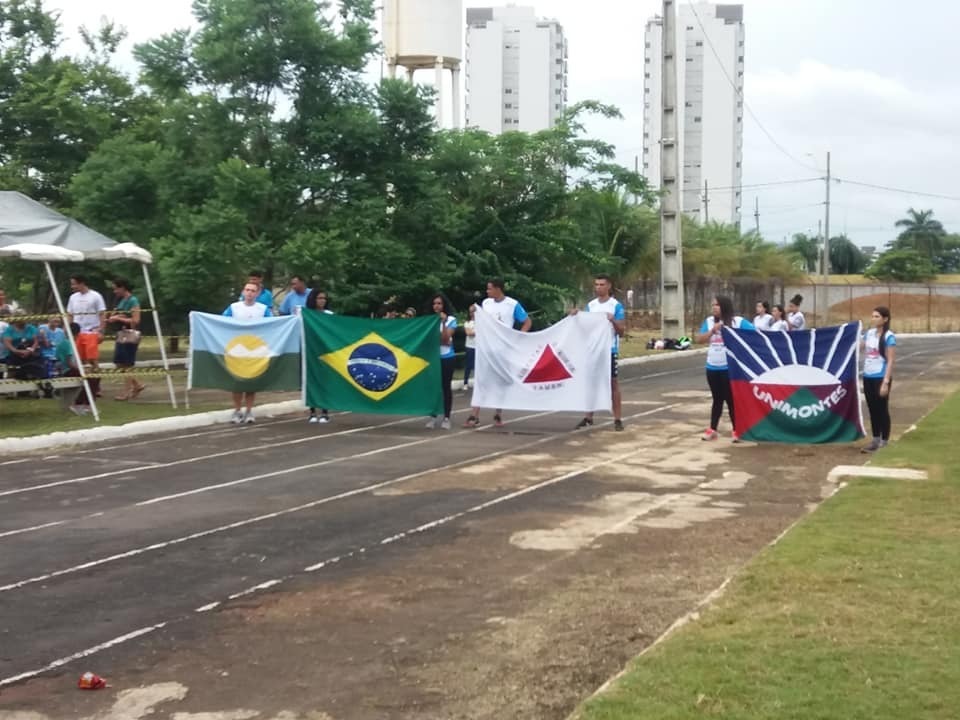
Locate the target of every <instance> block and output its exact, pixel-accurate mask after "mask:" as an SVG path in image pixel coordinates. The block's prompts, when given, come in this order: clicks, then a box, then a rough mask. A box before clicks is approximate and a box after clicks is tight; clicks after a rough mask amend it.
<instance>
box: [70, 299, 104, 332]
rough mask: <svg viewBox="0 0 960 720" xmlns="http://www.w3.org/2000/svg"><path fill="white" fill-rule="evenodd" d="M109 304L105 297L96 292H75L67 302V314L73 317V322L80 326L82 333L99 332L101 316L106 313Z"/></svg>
mask: <svg viewBox="0 0 960 720" xmlns="http://www.w3.org/2000/svg"><path fill="white" fill-rule="evenodd" d="M106 310H107V304H106V303H105V302H104V301H103V295H101V294H100V293H98V292H97V291H96V290H89V289H88V290H87V291H86V292H85V293H81V292H75V293H73V295H71V296H70V299H69V300H68V301H67V312H68V313H70V314H71V315H72V316H73V321H74V322H75V323H76V324H77V325H79V326H80V332H99V331H100V329H101V328H100V315H99V313H102V312H106Z"/></svg>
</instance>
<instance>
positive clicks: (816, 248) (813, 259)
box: [787, 233, 820, 273]
mask: <svg viewBox="0 0 960 720" xmlns="http://www.w3.org/2000/svg"><path fill="white" fill-rule="evenodd" d="M787 249H788V250H789V251H790V252H792V253H793V254H794V255H796V256H797V257H798V258H799V259H800V261H801V262H802V263H803V269H804V270H806V271H807V272H809V273H812V272H816V271H817V261H818V260H819V259H820V244H819V242H818V241H817V239H816V238H812V237H808V236H807V235H805V234H804V233H797V234H796V235H794V236H793V241H792V242H791V243H790V245H788V246H787Z"/></svg>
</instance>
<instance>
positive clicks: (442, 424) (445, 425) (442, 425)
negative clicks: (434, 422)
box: [440, 417, 450, 430]
mask: <svg viewBox="0 0 960 720" xmlns="http://www.w3.org/2000/svg"><path fill="white" fill-rule="evenodd" d="M440 429H441V430H449V429H450V418H448V417H445V418H444V419H443V420H441V421H440Z"/></svg>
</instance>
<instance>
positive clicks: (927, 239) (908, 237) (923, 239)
mask: <svg viewBox="0 0 960 720" xmlns="http://www.w3.org/2000/svg"><path fill="white" fill-rule="evenodd" d="M895 227H898V228H903V230H902V232H901V233H900V235H898V236H897V240H896V242H895V243H894V244H893V247H894V249H897V250H905V249H909V248H912V249H913V250H916V251H917V252H918V253H920V254H921V255H924V256H926V257H927V258H928V259H929V260H930V261H933V257H934V255H936V253H937V252H938V251H939V250H940V248H941V246H942V244H943V238H944V236H945V235H946V231H945V230H944V229H943V225H942V224H941V223H940V221H939V220H934V219H933V210H919V211H918V210H914V209H913V208H910V209H909V210H907V217H905V218H902V219H900V220H897V222H896V223H895Z"/></svg>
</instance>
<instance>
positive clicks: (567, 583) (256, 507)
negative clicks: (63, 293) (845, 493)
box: [0, 338, 960, 720]
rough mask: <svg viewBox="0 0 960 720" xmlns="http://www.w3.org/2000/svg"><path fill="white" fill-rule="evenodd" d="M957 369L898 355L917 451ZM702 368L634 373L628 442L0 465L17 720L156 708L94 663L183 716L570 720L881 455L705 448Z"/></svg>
mask: <svg viewBox="0 0 960 720" xmlns="http://www.w3.org/2000/svg"><path fill="white" fill-rule="evenodd" d="M958 349H960V339H957V338H951V339H949V340H926V339H923V340H920V339H917V340H907V341H904V342H903V343H902V347H901V348H900V354H901V360H900V362H899V363H898V373H897V378H898V380H897V383H896V385H895V390H894V393H895V394H894V407H895V421H896V423H897V426H898V430H899V431H902V430H903V429H904V428H905V427H906V425H908V424H909V423H912V422H914V421H916V420H917V419H918V418H919V417H921V416H922V415H923V414H924V413H925V412H927V411H928V410H929V409H931V408H932V407H933V406H934V405H935V404H936V402H937V400H938V399H939V398H940V397H942V395H943V394H944V393H945V392H946V391H947V390H948V389H950V388H952V387H955V386H956V384H957V381H958V378H960V375H958V360H957V358H958V354H957V352H956V351H957V350H958ZM702 363H703V357H702V356H699V355H698V356H683V355H677V356H676V357H675V358H674V359H673V360H671V361H669V362H665V363H657V364H650V365H643V366H634V367H631V368H625V369H624V372H623V387H624V393H625V405H624V407H625V412H624V415H625V417H626V418H627V419H626V422H627V425H628V428H627V431H626V432H624V433H614V432H612V430H611V429H610V427H609V424H606V425H605V424H604V423H603V422H600V423H598V426H597V427H595V428H594V429H592V430H590V431H586V432H584V431H580V432H576V433H575V432H572V431H571V428H572V427H573V425H574V424H575V423H576V421H577V419H578V416H576V415H571V414H558V413H521V412H508V413H506V419H507V421H508V424H507V426H506V427H505V428H503V429H496V428H493V427H491V426H489V425H487V426H484V427H483V428H482V429H480V430H476V431H473V430H462V429H455V430H453V431H450V432H442V431H430V430H426V429H425V428H424V427H423V424H424V422H423V420H422V419H419V418H392V417H383V416H379V417H371V416H360V415H353V414H338V415H336V416H335V418H334V422H333V423H331V424H329V425H326V426H324V425H308V424H306V422H305V421H304V419H303V418H302V417H300V416H297V417H288V418H281V419H275V420H271V421H266V422H262V423H259V424H257V425H255V426H252V427H243V428H235V427H232V426H228V427H223V426H218V427H213V428H209V429H203V430H200V431H195V432H186V433H182V434H168V435H166V436H162V437H156V438H150V439H135V440H130V441H121V442H116V443H112V444H110V445H109V446H102V447H96V448H86V449H77V450H73V451H69V452H65V453H63V454H52V455H46V456H42V457H30V458H12V459H7V460H4V461H2V462H0V689H2V693H3V694H2V695H0V720H6V718H7V717H14V716H13V715H8V716H5V714H4V713H5V711H9V712H12V711H14V710H23V711H26V710H30V711H37V712H43V713H48V714H49V716H50V717H85V716H89V717H91V718H93V717H101V716H102V717H105V718H106V717H112V715H110V712H112V711H111V710H110V709H109V708H110V705H111V703H113V702H120V701H126V702H133V700H131V698H130V697H120V696H115V695H114V694H113V691H109V692H107V693H101V694H79V695H78V694H77V693H76V692H75V691H74V690H72V688H73V687H74V685H75V677H76V676H77V675H78V674H79V673H80V672H81V671H82V670H84V669H87V668H94V669H96V670H97V671H98V672H101V673H102V674H104V675H107V676H108V677H110V679H111V681H112V683H113V684H114V685H115V686H117V687H118V688H131V687H136V686H138V685H141V684H147V685H150V683H151V682H160V681H164V682H166V683H168V684H167V685H165V686H163V687H164V688H165V690H163V691H160V692H159V695H158V696H156V697H154V700H153V702H155V703H156V708H155V709H156V713H155V714H154V715H152V716H151V717H159V718H163V717H173V713H175V712H181V713H184V712H185V710H191V711H194V712H214V711H215V712H217V713H229V712H234V711H235V709H236V708H240V709H241V710H243V712H248V713H255V714H248V715H245V716H244V717H263V718H271V717H273V716H274V715H276V716H277V717H289V718H295V717H298V715H297V713H304V714H303V717H305V718H306V717H308V715H307V714H306V713H308V712H314V711H315V712H321V711H322V712H325V713H327V715H326V716H321V715H317V716H316V717H329V718H336V720H341V718H383V717H437V718H449V717H471V718H479V717H491V718H493V717H500V718H503V717H518V718H519V717H525V718H529V717H562V716H563V714H564V713H565V712H566V711H569V709H570V708H571V707H572V705H573V704H574V703H575V702H576V701H577V700H578V699H579V698H581V697H583V696H584V695H585V694H587V693H589V692H590V690H592V689H593V688H594V687H596V686H597V685H598V684H600V683H601V682H602V681H603V680H604V679H605V677H606V676H607V675H609V674H610V673H611V672H614V671H615V670H616V669H618V668H619V666H620V665H621V664H622V662H623V661H624V660H625V659H627V658H628V657H630V656H631V655H632V654H634V653H635V652H637V651H638V650H639V649H642V647H643V645H644V644H646V643H648V642H649V641H651V640H652V639H653V638H654V637H655V636H656V635H657V634H659V632H661V631H662V630H663V629H664V628H665V627H666V626H667V625H669V623H670V622H671V621H672V620H673V619H675V618H676V617H678V616H679V615H680V614H682V613H683V612H686V611H688V610H689V609H691V608H692V607H693V606H695V604H696V602H697V601H698V600H699V599H700V598H702V597H703V596H704V595H706V594H707V593H708V592H709V591H710V590H712V589H713V588H715V587H716V586H717V585H719V584H720V582H722V581H723V580H724V579H726V577H728V576H729V575H730V574H731V573H732V572H734V571H735V570H736V569H737V568H738V567H739V566H740V565H741V564H742V563H743V562H744V561H746V560H747V559H749V557H751V556H752V555H753V554H754V553H755V552H756V551H757V550H758V549H759V548H761V547H763V545H764V544H765V543H767V542H769V541H770V540H772V539H773V538H774V537H776V535H777V534H778V533H780V532H781V531H782V530H783V529H784V528H786V527H788V526H789V525H790V524H791V523H792V522H794V521H795V520H796V519H797V518H798V517H800V516H801V515H802V514H803V513H804V512H806V510H807V509H808V508H809V507H811V506H812V505H813V504H815V503H817V502H819V500H820V499H821V498H822V497H823V496H824V495H825V494H826V493H827V492H828V491H829V488H825V487H824V479H825V477H826V472H827V471H828V470H829V468H830V467H832V466H833V465H836V464H840V463H846V464H850V463H851V462H853V463H855V462H859V461H860V460H861V459H862V456H860V455H859V453H858V452H857V450H856V448H854V447H852V446H834V447H829V448H809V447H805V448H792V447H784V446H764V447H756V446H751V445H749V444H745V445H743V446H739V447H737V446H732V445H730V443H729V441H728V440H726V439H723V440H721V441H718V442H716V443H702V442H700V441H699V440H698V431H699V430H702V427H703V426H704V424H705V415H706V411H707V405H706V403H707V393H706V392H705V387H704V386H705V381H704V378H703V370H702ZM466 401H467V396H466V395H462V394H461V395H459V396H458V398H457V406H456V415H455V420H458V421H460V422H462V421H463V419H465V417H466V414H467V410H466V404H467V402H466ZM483 419H484V420H489V419H490V414H489V412H486V413H485V416H484V418H483ZM600 420H603V418H600ZM641 623H642V624H641ZM558 624H559V625H558ZM630 628H633V629H632V630H630ZM544 633H546V635H544ZM305 639H309V641H308V642H303V641H304V640H305ZM254 669H255V671H254ZM158 687H159V686H158ZM176 688H184V689H183V690H178V689H176ZM185 688H190V690H189V695H187V696H186V698H185V699H182V698H181V697H180V696H181V695H184V694H185V693H187V690H186V689H185ZM164 692H166V693H167V695H164ZM158 698H159V699H158ZM136 702H141V700H137V701H136ZM135 704H136V703H135ZM151 707H153V706H151ZM119 712H120V715H117V717H120V716H121V715H123V716H132V715H131V713H132V712H133V711H131V710H130V709H129V708H127V709H123V710H121V711H119ZM144 712H145V711H144ZM237 712H239V711H237ZM283 712H289V713H290V715H288V716H283V715H282V713H283ZM98 713H99V714H98ZM187 717H189V715H186V714H184V715H181V716H178V718H187ZM209 717H211V718H214V717H240V715H236V714H234V715H229V714H228V715H222V714H221V715H212V716H209Z"/></svg>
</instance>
